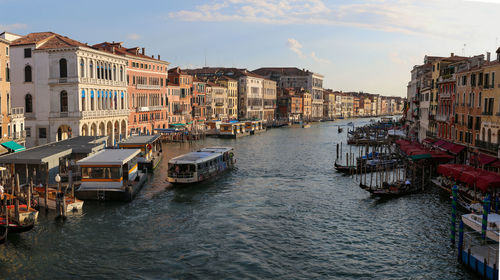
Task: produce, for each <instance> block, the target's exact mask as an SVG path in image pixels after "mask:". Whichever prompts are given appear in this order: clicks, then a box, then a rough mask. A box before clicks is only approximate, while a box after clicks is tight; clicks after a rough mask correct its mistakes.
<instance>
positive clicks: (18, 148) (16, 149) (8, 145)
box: [2, 141, 26, 153]
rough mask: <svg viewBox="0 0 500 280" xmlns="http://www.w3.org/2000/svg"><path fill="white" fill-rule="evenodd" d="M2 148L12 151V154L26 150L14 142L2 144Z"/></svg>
mask: <svg viewBox="0 0 500 280" xmlns="http://www.w3.org/2000/svg"><path fill="white" fill-rule="evenodd" d="M2 146H4V147H5V148H7V149H9V150H12V151H13V152H14V153H16V152H20V151H24V150H26V148H25V147H24V146H23V145H19V144H17V143H16V142H14V141H9V142H5V143H2Z"/></svg>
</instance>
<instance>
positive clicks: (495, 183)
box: [476, 171, 500, 191]
mask: <svg viewBox="0 0 500 280" xmlns="http://www.w3.org/2000/svg"><path fill="white" fill-rule="evenodd" d="M476 186H477V187H478V188H479V189H481V190H482V191H487V190H488V189H489V188H491V189H493V188H500V175H498V174H497V173H494V172H489V171H483V172H482V173H481V177H480V179H479V180H477V182H476Z"/></svg>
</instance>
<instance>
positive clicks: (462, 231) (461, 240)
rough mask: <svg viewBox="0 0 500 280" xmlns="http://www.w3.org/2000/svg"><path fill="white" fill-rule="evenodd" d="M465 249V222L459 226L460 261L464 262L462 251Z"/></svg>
mask: <svg viewBox="0 0 500 280" xmlns="http://www.w3.org/2000/svg"><path fill="white" fill-rule="evenodd" d="M463 247H464V221H462V220H461V221H460V224H459V225H458V261H459V262H461V261H462V251H463V249H464V248H463Z"/></svg>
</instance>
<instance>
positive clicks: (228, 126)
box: [219, 122, 250, 138]
mask: <svg viewBox="0 0 500 280" xmlns="http://www.w3.org/2000/svg"><path fill="white" fill-rule="evenodd" d="M249 134H250V131H247V130H246V129H245V123H243V122H233V123H221V124H220V130H219V137H221V138H238V137H242V136H247V135H249Z"/></svg>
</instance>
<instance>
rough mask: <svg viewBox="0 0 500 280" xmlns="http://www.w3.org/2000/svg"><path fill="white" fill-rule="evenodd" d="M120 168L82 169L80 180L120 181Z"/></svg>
mask: <svg viewBox="0 0 500 280" xmlns="http://www.w3.org/2000/svg"><path fill="white" fill-rule="evenodd" d="M121 177H122V174H121V168H120V167H118V166H117V167H82V179H120V178H121Z"/></svg>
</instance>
